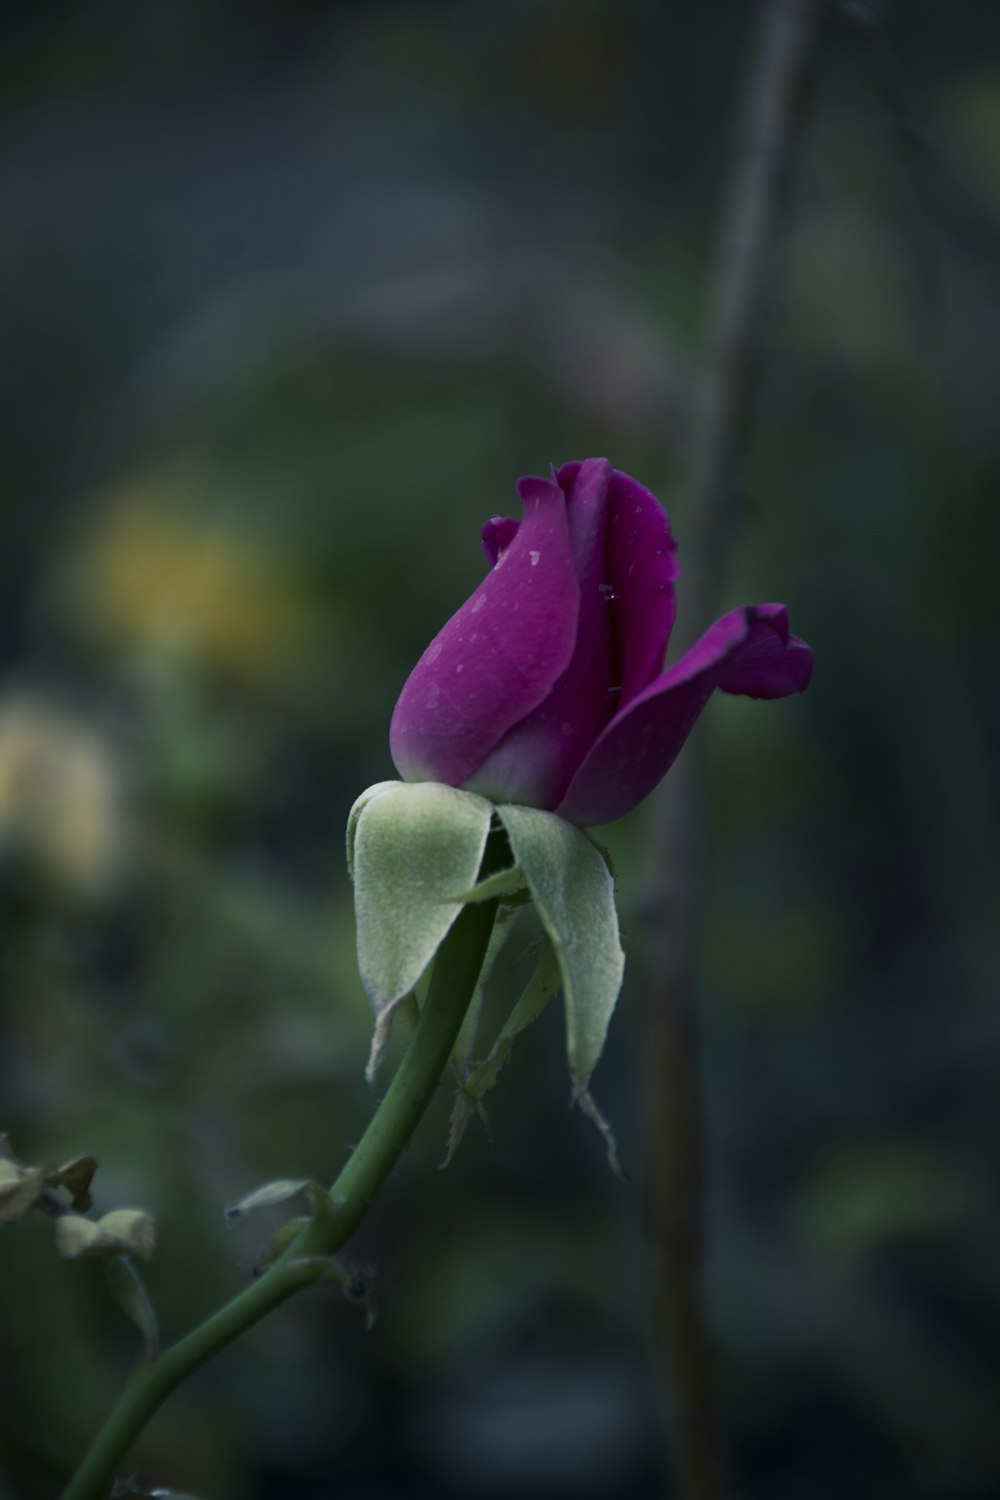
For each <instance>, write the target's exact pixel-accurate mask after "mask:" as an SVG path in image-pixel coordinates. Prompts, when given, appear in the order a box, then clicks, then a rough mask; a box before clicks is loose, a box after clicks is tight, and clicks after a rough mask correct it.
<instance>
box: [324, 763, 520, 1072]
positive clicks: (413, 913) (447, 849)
mask: <svg viewBox="0 0 1000 1500" xmlns="http://www.w3.org/2000/svg"><path fill="white" fill-rule="evenodd" d="M369 792H370V795H369V796H368V800H367V801H365V802H364V805H363V806H362V807H361V810H360V812H359V813H358V814H357V816H356V818H355V820H354V826H353V833H352V835H351V837H352V838H353V845H352V848H353V852H352V862H353V872H354V902H355V915H356V920H357V934H358V966H359V968H360V971H361V978H362V981H363V983H364V986H365V989H366V990H367V991H368V996H369V999H370V1000H371V1002H372V1007H373V1009H374V1011H375V1034H374V1036H373V1038H372V1047H371V1055H370V1057H369V1060H368V1067H367V1069H366V1075H367V1077H368V1079H369V1081H371V1080H372V1078H373V1077H374V1075H375V1071H376V1069H377V1067H378V1064H379V1061H380V1060H381V1056H382V1053H383V1051H384V1048H385V1044H386V1041H387V1039H388V1035H389V1027H390V1025H391V1021H392V1016H393V1013H394V1011H395V1009H396V1007H397V1006H398V1005H399V1003H400V1001H402V1000H403V999H405V997H406V996H407V995H408V994H409V993H410V991H411V990H412V989H413V988H414V987H415V986H416V984H417V983H418V981H419V980H420V978H421V976H422V975H423V973H424V971H425V970H426V968H427V966H428V965H429V964H430V962H431V960H432V959H433V957H434V955H435V953H436V952H437V950H438V948H439V947H440V945H441V943H442V942H443V940H444V938H445V937H446V936H447V933H448V931H449V929H450V928H451V925H452V923H453V922H454V921H455V918H456V917H457V916H458V914H459V912H460V911H461V910H462V904H463V903H462V901H461V900H459V899H456V897H455V894H454V893H455V891H456V890H458V891H463V890H469V889H471V888H472V886H473V885H474V884H475V880H476V875H477V874H478V872H479V866H480V862H481V860H482V856H483V850H484V849H485V847H486V839H487V835H488V834H489V828H490V821H491V819H492V816H493V808H492V806H491V804H490V803H489V802H487V801H485V799H484V798H482V797H477V796H476V795H475V794H474V793H472V792H461V791H457V790H456V789H455V788H454V787H448V786H439V785H438V784H437V783H436V782H431V781H425V782H416V783H413V784H410V783H408V782H389V783H387V784H386V783H382V784H381V788H379V787H376V788H370V789H369ZM366 795H367V794H366ZM355 806H357V804H355ZM352 816H353V811H352Z"/></svg>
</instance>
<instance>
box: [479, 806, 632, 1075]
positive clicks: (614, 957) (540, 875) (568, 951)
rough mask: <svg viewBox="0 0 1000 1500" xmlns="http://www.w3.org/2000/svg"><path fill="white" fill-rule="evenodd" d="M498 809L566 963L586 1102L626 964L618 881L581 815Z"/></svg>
mask: <svg viewBox="0 0 1000 1500" xmlns="http://www.w3.org/2000/svg"><path fill="white" fill-rule="evenodd" d="M497 814H498V816H499V818H500V821H501V822H502V823H503V826H504V828H505V829H506V831H507V836H508V838H509V839H510V846H511V850H512V852H513V855H514V860H515V863H516V864H518V865H520V867H521V869H522V870H523V871H524V877H525V880H526V882H527V885H528V889H529V890H530V892H531V895H532V897H533V899H534V902H535V905H536V906H537V908H538V915H539V917H540V919H541V922H542V926H543V927H544V928H545V931H546V934H547V935H548V938H549V941H550V942H551V944H552V949H553V952H554V954H555V957H556V962H557V963H558V965H559V973H560V976H561V979H562V990H563V1001H564V1005H565V1009H566V1053H567V1057H568V1061H569V1071H570V1077H571V1078H572V1081H573V1099H574V1101H575V1102H579V1101H580V1100H581V1099H582V1098H583V1096H584V1095H585V1094H586V1092H587V1085H588V1083H589V1082H590V1076H591V1074H592V1073H593V1071H594V1068H595V1067H596V1066H597V1062H598V1059H599V1058H600V1056H601V1053H602V1052H603V1050H604V1040H605V1037H606V1036H607V1031H608V1023H609V1022H610V1020H611V1016H612V1013H613V1011H614V1008H615V1003H616V1001H617V999H618V993H619V991H620V989H621V984H622V976H623V974H624V972H625V955H624V953H623V952H622V946H621V941H620V939H619V936H618V914H617V912H616V910H615V888H614V881H613V879H612V876H611V872H610V870H609V869H608V866H607V862H606V860H605V858H604V856H603V855H602V853H601V852H600V850H599V849H598V848H597V846H596V845H595V844H594V843H593V842H592V841H591V840H590V839H589V838H588V837H587V835H586V834H585V833H584V832H583V830H582V829H581V828H578V827H577V826H576V825H575V824H574V823H567V822H566V821H565V819H563V818H559V817H557V816H556V815H555V813H549V812H542V811H541V810H540V809H539V808H535V807H513V806H503V807H498V808H497Z"/></svg>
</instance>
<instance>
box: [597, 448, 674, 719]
mask: <svg viewBox="0 0 1000 1500" xmlns="http://www.w3.org/2000/svg"><path fill="white" fill-rule="evenodd" d="M607 558H608V582H609V583H610V585H611V588H612V590H613V593H612V596H611V598H612V603H611V609H612V617H613V620H614V625H615V631H616V634H617V638H618V661H619V668H620V672H621V676H620V677H619V679H618V680H619V682H620V683H621V696H620V698H619V701H618V705H617V707H618V709H619V710H620V709H622V708H624V707H625V705H626V704H628V703H631V701H632V699H633V698H634V697H635V695H636V694H637V693H640V692H641V691H642V689H643V688H644V687H648V686H649V684H650V683H651V682H652V681H653V679H654V678H655V677H657V676H658V675H659V673H660V672H661V671H662V670H663V658H664V655H665V654H666V650H667V642H668V641H669V639H670V632H671V630H672V629H673V626H674V618H675V616H676V614H677V603H676V599H675V597H674V579H675V578H676V577H677V575H678V573H679V572H680V569H679V568H678V566H677V543H676V542H675V541H674V539H673V537H672V536H671V534H670V517H669V516H668V515H667V513H666V511H665V510H664V509H663V506H662V505H661V504H660V502H659V500H657V498H656V496H655V495H654V494H652V493H651V491H650V490H647V489H646V488H645V487H644V486H643V485H641V484H639V483H637V481H636V480H634V479H632V478H631V476H630V475H628V474H622V473H621V472H620V471H618V470H616V471H615V473H614V476H613V477H612V480H611V491H610V508H609V513H608V538H607Z"/></svg>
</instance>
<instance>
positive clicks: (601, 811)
mask: <svg viewBox="0 0 1000 1500" xmlns="http://www.w3.org/2000/svg"><path fill="white" fill-rule="evenodd" d="M811 673H812V652H811V651H810V649H809V647H808V646H807V645H806V644H805V642H804V641H800V640H798V639H797V638H796V637H794V636H789V634H788V612H787V610H786V609H785V608H784V606H783V605H780V604H750V605H746V606H745V607H744V608H743V609H734V610H732V611H731V612H730V613H729V614H727V615H723V617H722V619H721V620H717V621H716V622H715V624H714V625H713V626H712V627H711V629H710V630H708V631H707V632H706V633H705V635H703V636H702V638H701V640H700V641H697V642H696V643H695V645H693V646H692V647H691V650H690V651H688V652H687V653H686V655H684V656H683V657H682V658H681V660H680V661H679V662H676V663H675V664H674V666H672V667H671V668H670V670H669V671H667V672H664V673H663V675H662V676H661V677H659V678H658V679H657V680H656V681H655V682H653V683H651V684H650V686H649V687H647V688H645V689H644V691H643V692H641V693H639V695H638V696H637V697H636V698H634V699H633V700H632V702H631V703H630V704H628V705H627V706H626V707H625V708H623V709H622V710H621V711H620V712H619V713H618V714H617V715H616V717H615V718H614V719H612V721H611V723H610V724H609V725H608V726H607V728H606V729H605V731H604V733H603V734H602V735H601V736H600V738H599V739H598V740H597V741H596V742H595V744H594V746H593V748H592V749H591V751H590V753H589V754H588V755H587V757H586V759H585V760H584V761H583V763H582V765H581V766H580V768H579V770H578V771H577V773H576V775H575V776H574V777H573V780H572V781H571V782H570V784H569V787H568V789H567V792H566V795H565V797H564V798H563V800H562V802H561V803H560V804H559V806H558V807H557V808H556V812H557V813H558V814H559V815H560V816H561V817H564V818H569V819H570V820H571V821H572V822H574V823H584V824H589V823H609V822H611V820H612V819H613V818H621V817H624V815H625V813H627V812H631V810H632V808H633V807H635V806H636V805H637V803H639V802H641V801H642V799H643V797H645V796H647V795H648V794H649V793H650V792H651V791H652V790H653V788H654V786H656V784H657V782H658V781H660V779H661V778H662V777H663V776H664V775H665V773H666V772H667V771H668V770H669V769H670V766H671V765H672V764H673V762H674V760H675V758H676V756H677V754H678V752H679V750H680V748H681V746H682V745H683V744H684V741H685V740H686V739H687V737H688V735H689V734H690V732H691V728H692V726H693V724H694V722H695V720H696V719H697V717H698V715H699V714H700V713H701V711H702V709H703V708H704V706H705V704H706V703H707V702H708V699H709V698H710V697H711V695H712V692H713V691H714V689H715V688H717V687H724V688H725V690H726V691H727V692H734V693H749V694H750V695H751V696H753V697H761V698H763V697H770V698H780V697H784V696H785V695H786V694H788V693H800V692H802V691H803V689H804V688H805V687H806V686H807V685H808V682H809V678H810V676H811Z"/></svg>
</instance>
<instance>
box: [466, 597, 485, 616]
mask: <svg viewBox="0 0 1000 1500" xmlns="http://www.w3.org/2000/svg"><path fill="white" fill-rule="evenodd" d="M485 603H486V595H485V594H479V595H477V596H476V598H475V599H474V600H473V601H472V609H471V610H470V614H474V615H478V613H479V611H480V610H481V609H482V607H483V605H484V604H485Z"/></svg>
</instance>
